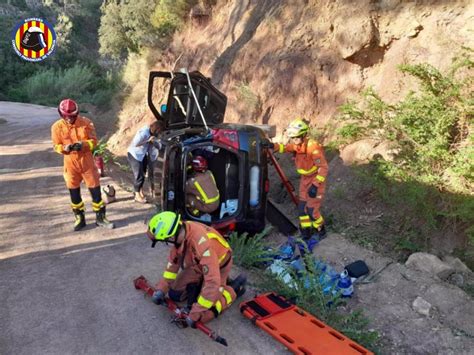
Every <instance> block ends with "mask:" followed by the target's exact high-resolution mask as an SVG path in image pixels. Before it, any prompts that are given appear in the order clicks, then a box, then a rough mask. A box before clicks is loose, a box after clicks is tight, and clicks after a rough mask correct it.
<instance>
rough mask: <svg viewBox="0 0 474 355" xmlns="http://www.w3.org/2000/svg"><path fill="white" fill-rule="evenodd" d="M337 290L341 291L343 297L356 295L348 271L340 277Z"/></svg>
mask: <svg viewBox="0 0 474 355" xmlns="http://www.w3.org/2000/svg"><path fill="white" fill-rule="evenodd" d="M337 288H338V289H339V290H340V292H341V296H342V297H351V296H352V294H353V293H354V286H353V285H352V281H351V278H350V277H349V275H348V274H347V270H344V271H343V272H341V274H340V275H339V281H338V282H337Z"/></svg>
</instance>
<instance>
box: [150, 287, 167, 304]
mask: <svg viewBox="0 0 474 355" xmlns="http://www.w3.org/2000/svg"><path fill="white" fill-rule="evenodd" d="M151 300H152V302H153V303H154V304H157V305H160V304H162V303H164V302H165V294H164V292H163V291H161V290H158V291H155V292H154V293H153V296H151Z"/></svg>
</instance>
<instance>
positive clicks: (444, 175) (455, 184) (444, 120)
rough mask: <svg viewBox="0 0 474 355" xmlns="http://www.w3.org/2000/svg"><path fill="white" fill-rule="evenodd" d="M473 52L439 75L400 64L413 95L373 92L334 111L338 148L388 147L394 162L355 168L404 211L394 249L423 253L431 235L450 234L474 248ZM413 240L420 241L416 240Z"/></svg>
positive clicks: (427, 68)
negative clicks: (370, 142)
mask: <svg viewBox="0 0 474 355" xmlns="http://www.w3.org/2000/svg"><path fill="white" fill-rule="evenodd" d="M471 53H472V51H470V50H466V51H465V52H464V53H463V54H462V55H461V56H459V57H457V58H454V60H453V65H452V67H451V68H450V69H449V70H448V71H447V72H446V73H442V72H440V71H439V70H438V69H436V68H435V67H433V66H431V65H429V64H417V65H402V66H400V70H401V71H403V72H404V73H406V74H407V75H410V76H413V77H415V78H417V79H418V81H419V83H420V85H419V89H418V90H417V91H412V92H410V93H409V94H408V95H407V96H406V97H405V98H403V99H402V100H401V101H399V102H398V103H395V104H388V103H386V102H384V101H383V100H382V99H381V97H380V96H379V95H378V94H377V93H376V92H375V91H374V90H373V89H370V88H369V89H367V90H365V91H364V92H363V95H362V99H361V100H360V102H359V103H356V102H354V101H351V102H348V103H346V104H345V105H343V106H341V107H340V115H339V119H342V120H346V121H348V122H349V123H348V124H346V125H345V126H344V127H342V128H341V129H339V130H338V131H337V133H338V134H339V137H341V138H342V140H343V141H345V142H346V143H347V142H351V141H354V140H357V139H359V138H375V139H378V140H379V141H390V142H391V143H392V145H393V146H394V147H395V148H396V149H395V150H396V151H397V152H398V153H397V154H396V156H395V158H394V160H393V161H384V160H382V159H376V160H374V161H373V162H372V163H371V165H370V167H369V168H368V169H365V171H364V170H363V169H361V170H360V171H363V173H362V175H363V176H364V177H365V178H366V180H367V182H368V183H371V184H372V185H373V187H374V188H375V189H376V190H377V191H378V192H379V194H380V196H381V197H382V199H383V200H384V201H385V202H386V203H387V204H389V205H392V206H393V207H394V209H395V210H398V211H400V210H402V211H404V213H405V215H406V218H405V221H403V222H402V223H399V232H400V235H399V238H400V239H399V241H398V244H397V246H396V247H398V248H400V249H407V250H416V249H418V248H419V247H420V243H419V242H420V240H424V241H423V247H424V248H428V247H429V246H430V245H429V239H430V235H432V232H433V231H434V230H448V229H452V230H455V231H457V232H459V233H463V234H465V235H466V237H467V239H468V240H471V243H472V246H474V235H473V230H474V228H473V227H472V226H473V225H474V207H473V205H474V202H473V200H474V198H473V192H474V133H473V125H472V124H473V116H474V95H473V91H472V87H473V84H474V80H473V75H472V69H474V63H473V61H472V60H471ZM413 234H421V235H420V236H419V237H418V239H419V240H418V241H417V240H415V239H416V238H415V239H414V238H413Z"/></svg>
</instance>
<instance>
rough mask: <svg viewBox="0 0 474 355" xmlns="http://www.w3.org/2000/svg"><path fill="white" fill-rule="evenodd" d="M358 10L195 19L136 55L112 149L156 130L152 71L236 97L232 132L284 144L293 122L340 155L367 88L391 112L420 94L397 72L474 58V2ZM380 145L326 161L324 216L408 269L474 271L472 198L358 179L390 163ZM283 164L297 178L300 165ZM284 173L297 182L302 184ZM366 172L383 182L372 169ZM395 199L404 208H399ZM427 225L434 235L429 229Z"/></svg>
mask: <svg viewBox="0 0 474 355" xmlns="http://www.w3.org/2000/svg"><path fill="white" fill-rule="evenodd" d="M356 3H357V6H355V5H354V4H355V2H351V1H346V0H339V1H331V0H320V1H316V0H291V1H280V0H259V1H256V0H253V1H252V0H241V1H230V0H229V1H223V0H221V1H217V3H216V5H215V6H213V7H208V8H202V9H200V11H192V12H191V15H190V17H189V19H188V21H187V23H186V26H185V27H184V29H182V30H181V31H179V32H177V33H175V35H174V37H173V39H172V40H171V42H170V44H169V46H168V47H167V49H166V50H158V49H150V48H147V49H145V50H143V51H142V52H141V53H140V54H131V55H130V56H129V59H128V63H127V65H126V67H125V69H124V81H125V82H126V83H127V84H128V87H129V88H130V89H129V91H127V92H126V93H125V95H124V96H123V102H122V106H121V110H120V113H119V121H118V130H117V131H116V133H115V134H114V135H113V136H112V137H111V139H110V140H109V147H110V148H111V150H112V151H113V152H114V153H116V154H118V155H125V153H126V148H127V146H128V144H129V142H130V140H131V137H132V135H133V134H134V132H135V131H136V130H137V128H138V127H139V126H141V125H143V124H145V123H146V122H149V121H151V120H153V117H152V115H151V113H150V111H149V109H148V107H147V103H146V88H147V79H148V72H149V71H150V70H152V69H154V70H171V69H172V68H180V67H187V68H188V69H189V70H200V71H201V72H203V73H204V74H205V75H207V76H209V77H211V78H212V81H213V82H214V83H215V84H216V85H217V86H218V87H219V88H220V89H221V90H222V91H223V92H225V93H226V95H227V96H228V99H229V100H228V108H227V113H226V121H227V122H241V123H258V124H271V125H276V126H277V128H278V129H277V132H278V135H277V138H276V139H280V138H281V136H280V135H281V133H282V131H283V129H284V128H285V126H286V125H287V124H288V122H289V121H291V120H292V119H294V118H295V117H301V116H302V117H306V118H308V119H310V120H311V122H312V124H313V125H314V126H315V127H317V131H316V132H317V133H316V134H317V135H318V136H319V138H320V139H321V140H322V142H323V143H324V144H326V145H331V144H333V143H334V139H335V131H336V128H337V127H338V126H339V125H340V122H339V121H338V120H336V119H335V117H336V115H337V114H338V108H339V107H340V105H342V104H344V103H346V102H347V101H348V100H351V99H356V98H357V97H358V96H359V94H360V93H361V92H362V91H363V90H364V89H366V88H368V87H373V88H374V90H375V91H376V92H377V93H378V94H379V95H380V97H381V98H382V99H383V100H384V101H386V102H387V103H395V102H398V101H399V100H401V99H402V98H403V97H405V95H406V94H407V93H408V92H409V91H410V90H412V89H417V88H418V87H419V86H418V83H417V82H416V81H415V79H414V78H413V77H410V76H407V75H406V74H403V73H402V72H401V71H400V70H399V68H398V67H399V65H402V64H411V65H413V64H418V63H429V64H431V65H432V66H433V67H436V68H439V69H440V70H441V71H446V70H448V69H449V68H450V66H451V64H452V59H453V57H454V56H456V55H457V54H459V53H460V51H461V49H462V48H463V47H465V48H474V37H473V36H472V29H473V28H472V22H473V21H472V19H473V16H474V4H473V3H472V2H469V1H420V2H406V1H401V0H375V1H374V0H361V1H358V2H356ZM195 10H196V8H195ZM193 13H194V14H195V15H194V16H193V15H192V14H193ZM197 14H199V16H198V15H197ZM163 94H164V93H163ZM164 98H165V96H163V100H164ZM467 141H468V139H466V142H467ZM379 143H380V142H373V141H370V140H364V141H361V142H357V143H355V144H352V145H349V146H345V147H340V148H342V150H341V151H340V152H337V153H335V154H329V158H330V160H331V164H330V176H329V179H328V186H329V188H328V190H327V195H326V202H325V205H324V209H325V211H324V212H325V216H326V219H327V220H328V222H329V223H330V224H331V223H332V224H333V229H337V230H339V231H341V232H343V233H346V232H347V234H348V235H350V238H351V239H353V240H356V241H357V242H358V243H360V244H362V245H364V246H366V247H368V248H370V249H376V250H378V251H381V252H384V253H388V254H389V255H391V256H394V257H396V258H398V259H400V260H405V259H406V258H407V257H408V255H409V254H410V253H412V252H414V251H420V250H429V251H432V252H435V253H437V252H440V253H446V252H447V253H451V252H453V251H456V249H457V250H458V255H459V256H461V257H463V255H464V257H465V260H467V261H468V263H470V265H474V246H473V245H474V242H472V243H471V244H472V245H471V246H470V247H469V248H471V249H467V246H468V240H469V237H468V232H467V231H468V230H469V226H470V225H472V224H473V223H471V222H472V215H473V213H471V211H472V209H473V208H474V203H473V202H472V201H473V199H472V193H471V194H469V193H468V194H465V193H464V192H463V193H462V194H459V195H456V194H450V193H445V192H443V188H441V189H440V188H439V187H438V186H432V185H429V184H425V183H424V182H422V183H418V182H417V183H413V180H412V181H409V180H407V181H399V180H397V179H392V181H391V184H392V187H391V188H389V187H388V185H387V186H385V184H386V182H385V181H382V185H383V186H381V185H380V181H378V182H376V183H378V189H379V191H378V192H377V191H376V188H377V186H376V184H374V183H373V182H371V183H372V185H371V184H368V183H367V179H365V180H364V179H360V176H359V175H358V174H356V173H355V172H354V170H353V169H352V168H349V167H347V166H346V165H348V163H354V162H358V163H364V164H365V163H367V161H368V160H370V158H371V157H372V156H374V154H379V155H381V156H383V157H387V156H389V155H390V154H389V153H390V146H389V145H384V144H379ZM467 164H469V163H467ZM284 165H287V166H288V167H290V166H291V161H290V160H289V159H288V161H286V162H284ZM369 169H370V167H369ZM287 170H288V171H289V173H290V178H297V177H296V176H291V169H287ZM428 170H429V169H428ZM366 172H367V171H366ZM368 172H369V175H370V174H371V175H372V176H375V175H377V172H376V171H375V170H374V171H372V172H371V171H370V170H368ZM415 175H416V174H415ZM394 185H396V186H394ZM392 188H393V189H392ZM380 189H382V190H385V191H388V192H389V193H385V201H381V199H380ZM400 191H401V192H404V193H405V195H406V196H405V195H400V193H399V192H400ZM382 192H384V191H382ZM471 192H472V191H471ZM272 193H273V194H274V196H273V198H276V200H280V201H282V202H283V204H284V201H285V200H286V199H287V196H286V194H285V192H284V191H280V190H279V187H278V186H275V185H274V186H273V187H272ZM390 193H391V194H392V195H390ZM275 195H276V196H275ZM441 195H442V196H441ZM433 196H434V197H433ZM393 197H398V200H399V201H398V202H397V203H394V200H395V199H394V198H393ZM405 197H406V198H407V200H404V198H405ZM431 197H433V198H431ZM408 200H410V203H411V206H410V208H408V207H407V203H406V201H408ZM417 201H425V202H426V203H424V204H421V205H420V204H419V203H418V202H417ZM447 201H448V202H447ZM449 201H462V203H463V204H462V205H459V206H461V207H460V208H459V209H458V210H459V211H461V210H462V215H463V216H464V217H462V218H464V219H463V220H462V221H461V222H462V223H461V222H460V220H459V219H457V216H458V215H454V217H452V216H453V215H452V214H451V215H450V213H451V212H450V211H445V210H443V209H442V208H443V207H445V206H449V205H450V203H451V202H449ZM456 203H457V202H456ZM420 206H421V208H425V207H427V209H425V211H424V212H427V213H428V217H427V218H424V216H423V217H421V213H420V211H419V207H420ZM440 206H441V207H440ZM411 207H413V208H411ZM456 208H457V207H456ZM436 211H438V212H436ZM424 212H423V213H424ZM456 213H457V211H456ZM459 215H461V214H459ZM469 215H471V217H470V220H469V217H468V216H469ZM446 216H451V217H452V218H451V219H450V220H447V219H446V218H447V217H446ZM445 217H446V218H445ZM430 219H431V221H432V224H433V225H434V227H432V228H431V227H430V228H431V229H426V228H425V227H426V226H427V225H428V224H429V223H428V222H429V220H430ZM473 241H474V239H473ZM459 250H460V252H459ZM469 250H470V251H469ZM461 254H463V255H461ZM467 254H469V255H470V256H466V255H467ZM469 259H470V260H469Z"/></svg>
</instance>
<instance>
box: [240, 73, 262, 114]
mask: <svg viewBox="0 0 474 355" xmlns="http://www.w3.org/2000/svg"><path fill="white" fill-rule="evenodd" d="M236 89H237V97H238V99H239V101H241V102H242V103H244V104H245V105H246V106H247V108H248V109H249V111H251V112H254V111H255V110H258V109H259V107H260V106H261V105H262V103H261V100H260V97H259V96H258V95H257V94H255V93H254V92H253V90H252V88H251V87H250V85H249V84H248V83H247V82H245V81H242V82H240V83H239V84H238V85H237V86H236Z"/></svg>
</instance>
